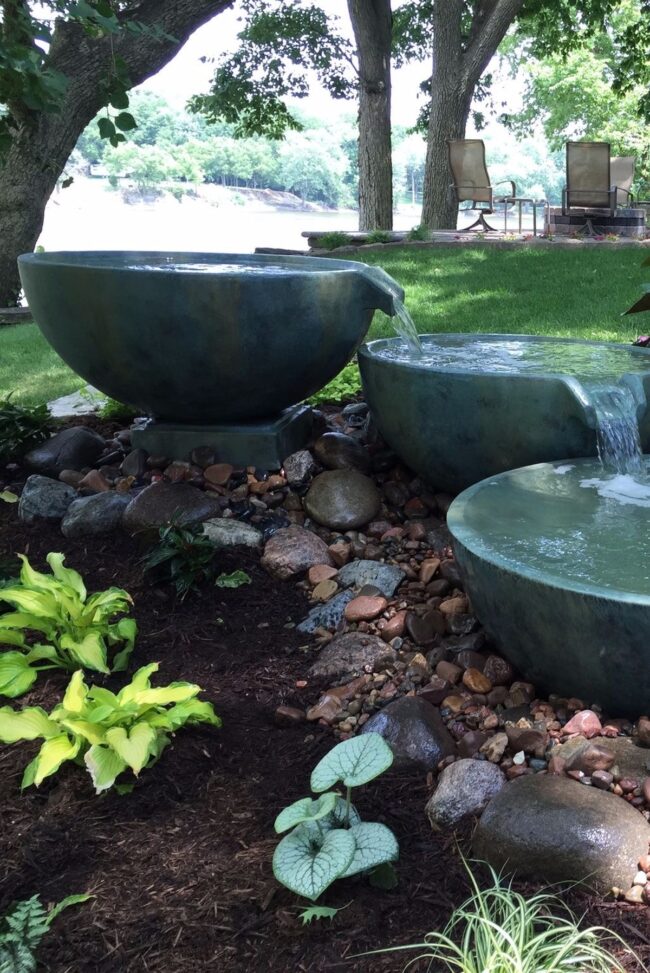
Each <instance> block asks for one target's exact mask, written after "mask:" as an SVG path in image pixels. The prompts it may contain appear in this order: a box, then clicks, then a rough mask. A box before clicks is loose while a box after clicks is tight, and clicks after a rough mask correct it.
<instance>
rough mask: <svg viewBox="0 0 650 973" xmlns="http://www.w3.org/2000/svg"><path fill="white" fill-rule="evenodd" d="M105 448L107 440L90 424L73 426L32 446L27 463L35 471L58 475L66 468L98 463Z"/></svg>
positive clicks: (79, 468)
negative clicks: (34, 446) (92, 428)
mask: <svg viewBox="0 0 650 973" xmlns="http://www.w3.org/2000/svg"><path fill="white" fill-rule="evenodd" d="M105 448H106V443H105V442H104V439H103V438H102V436H100V435H99V434H98V433H96V432H93V431H92V430H91V429H88V428H87V427H86V426H72V427H70V428H69V429H64V430H63V431H62V432H58V433H56V435H54V436H52V437H51V438H50V439H47V440H46V441H45V442H44V443H41V445H40V446H37V447H36V448H35V449H32V450H30V452H29V453H27V455H26V456H25V464H26V465H27V466H28V467H29V469H30V470H34V472H35V473H40V474H42V475H43V476H52V477H56V476H58V475H59V473H61V471H62V470H81V469H83V468H84V467H88V466H94V465H95V463H96V461H97V460H98V459H99V457H100V456H101V455H102V453H103V452H104V449H105Z"/></svg>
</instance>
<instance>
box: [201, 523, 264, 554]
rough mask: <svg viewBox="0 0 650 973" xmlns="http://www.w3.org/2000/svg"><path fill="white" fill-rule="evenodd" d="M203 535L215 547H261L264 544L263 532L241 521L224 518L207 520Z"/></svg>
mask: <svg viewBox="0 0 650 973" xmlns="http://www.w3.org/2000/svg"><path fill="white" fill-rule="evenodd" d="M203 533H204V534H205V536H206V537H209V538H210V540H211V541H212V543H213V544H214V545H215V547H237V546H241V547H260V546H261V544H262V531H261V530H258V529H257V527H253V526H252V524H244V523H242V522H241V520H231V519H230V518H224V517H217V518H215V519H214V520H206V521H205V522H204V524H203Z"/></svg>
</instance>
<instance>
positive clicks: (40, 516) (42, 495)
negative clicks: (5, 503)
mask: <svg viewBox="0 0 650 973" xmlns="http://www.w3.org/2000/svg"><path fill="white" fill-rule="evenodd" d="M77 496H78V494H77V491H76V490H74V489H73V488H72V487H70V486H67V485H66V484H65V483H61V482H59V480H53V479H52V478H51V477H49V476H38V475H37V474H34V475H33V476H29V477H28V478H27V481H26V483H25V486H24V487H23V491H22V493H21V495H20V500H19V502H18V519H19V520H22V521H23V523H25V524H33V523H34V521H36V520H49V521H51V522H52V523H57V522H58V521H59V520H61V518H62V517H63V515H64V514H65V512H66V510H67V509H68V507H69V506H70V504H71V503H72V502H73V500H76V498H77Z"/></svg>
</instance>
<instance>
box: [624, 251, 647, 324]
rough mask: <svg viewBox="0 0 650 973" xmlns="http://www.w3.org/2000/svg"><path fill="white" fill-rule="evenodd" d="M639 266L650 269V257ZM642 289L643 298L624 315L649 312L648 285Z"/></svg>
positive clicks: (644, 285)
mask: <svg viewBox="0 0 650 973" xmlns="http://www.w3.org/2000/svg"><path fill="white" fill-rule="evenodd" d="M641 266H642V267H650V257H646V258H645V260H644V261H643V263H642V264H641ZM642 289H643V297H640V298H639V300H638V301H637V302H636V304H633V305H632V307H630V308H628V309H627V311H626V312H625V313H626V314H638V313H639V312H640V311H650V283H648V284H643V285H642ZM637 343H640V342H637Z"/></svg>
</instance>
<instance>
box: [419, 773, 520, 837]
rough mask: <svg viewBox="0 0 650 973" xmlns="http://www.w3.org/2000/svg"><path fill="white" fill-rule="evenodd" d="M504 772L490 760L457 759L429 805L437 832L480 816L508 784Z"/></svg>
mask: <svg viewBox="0 0 650 973" xmlns="http://www.w3.org/2000/svg"><path fill="white" fill-rule="evenodd" d="M505 783H506V778H505V774H504V773H503V771H502V770H501V769H500V768H499V767H497V766H496V764H492V763H489V761H487V760H469V759H468V760H456V761H455V763H453V764H450V765H449V767H445V769H444V770H443V772H442V773H441V774H440V777H439V778H438V786H437V787H436V789H435V791H434V792H433V794H432V796H431V797H430V799H429V802H428V804H427V806H426V813H427V817H428V818H429V821H430V822H431V827H432V828H433V829H434V831H443V830H446V829H453V828H455V827H456V825H458V824H459V823H460V822H461V821H463V820H464V819H465V818H468V817H472V816H473V815H475V814H480V813H481V811H482V810H483V809H484V808H485V806H486V804H487V803H488V801H490V800H491V799H492V798H493V797H494V796H495V794H498V793H499V791H500V790H501V788H502V787H503V786H504V785H505Z"/></svg>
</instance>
